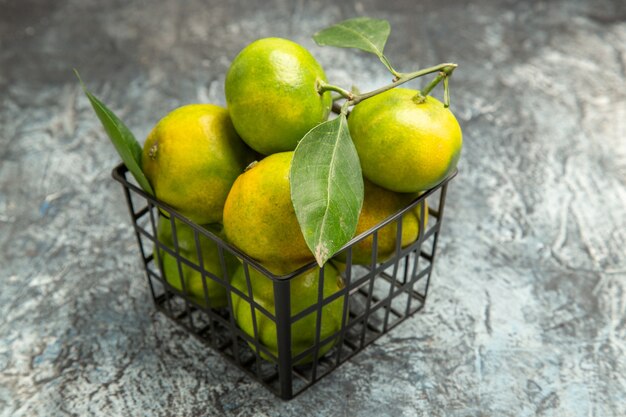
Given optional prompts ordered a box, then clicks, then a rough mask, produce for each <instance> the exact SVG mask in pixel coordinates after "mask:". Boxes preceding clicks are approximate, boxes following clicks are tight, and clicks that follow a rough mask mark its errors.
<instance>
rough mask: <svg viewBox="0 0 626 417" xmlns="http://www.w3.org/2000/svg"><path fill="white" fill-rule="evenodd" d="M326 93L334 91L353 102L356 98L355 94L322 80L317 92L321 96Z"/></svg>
mask: <svg viewBox="0 0 626 417" xmlns="http://www.w3.org/2000/svg"><path fill="white" fill-rule="evenodd" d="M326 91H334V92H336V93H339V94H341V95H342V96H343V97H345V98H347V99H348V100H352V99H353V98H354V94H353V93H352V92H350V91H348V90H346V89H345V88H341V87H339V86H337V85H332V84H328V83H326V82H324V81H322V80H319V81H318V82H317V92H318V93H319V94H324V93H325V92H326Z"/></svg>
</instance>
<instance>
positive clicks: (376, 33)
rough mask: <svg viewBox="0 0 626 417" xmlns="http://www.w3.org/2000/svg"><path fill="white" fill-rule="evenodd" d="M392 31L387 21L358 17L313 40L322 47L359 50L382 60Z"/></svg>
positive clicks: (317, 35)
mask: <svg viewBox="0 0 626 417" xmlns="http://www.w3.org/2000/svg"><path fill="white" fill-rule="evenodd" d="M390 31H391V28H390V27H389V22H387V21H386V20H382V19H371V18H369V17H357V18H354V19H348V20H344V21H343V22H340V23H337V24H336V25H333V26H331V27H329V28H326V29H324V30H321V31H319V32H317V33H316V34H315V35H313V39H314V40H315V42H316V43H317V44H318V45H320V46H338V47H340V48H357V49H361V50H363V51H365V52H371V53H373V54H375V55H377V56H378V57H379V58H382V57H383V50H384V49H385V43H386V42H387V38H388V37H389V33H390Z"/></svg>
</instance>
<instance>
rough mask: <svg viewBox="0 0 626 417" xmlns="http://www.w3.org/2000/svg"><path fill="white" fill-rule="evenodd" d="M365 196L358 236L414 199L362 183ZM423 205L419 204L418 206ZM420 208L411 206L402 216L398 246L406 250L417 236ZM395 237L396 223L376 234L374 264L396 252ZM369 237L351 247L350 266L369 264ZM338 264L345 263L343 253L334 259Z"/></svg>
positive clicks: (370, 240)
mask: <svg viewBox="0 0 626 417" xmlns="http://www.w3.org/2000/svg"><path fill="white" fill-rule="evenodd" d="M363 184H364V186H365V193H364V199H363V207H362V208H361V213H360V215H359V222H358V223H357V229H356V233H355V236H356V235H359V234H361V233H363V232H365V231H367V230H369V229H371V228H372V227H374V226H376V225H378V224H379V223H381V222H382V221H383V220H385V219H387V218H388V217H390V216H392V215H394V214H396V213H397V212H398V211H400V210H402V209H403V208H405V207H406V206H408V205H409V204H410V203H411V202H412V201H414V200H415V199H416V198H417V197H418V196H417V194H406V193H396V192H393V191H389V190H387V189H385V188H382V187H379V186H377V185H376V184H374V183H372V182H370V181H367V180H365V181H364V183H363ZM422 204H423V203H422ZM420 206H421V204H419V205H417V206H415V207H414V208H413V209H411V210H410V211H408V212H406V213H404V215H403V216H402V238H401V245H402V247H403V248H404V247H406V246H408V245H410V244H411V243H413V242H415V240H416V239H417V237H418V235H419V216H420ZM425 213H426V214H425V216H424V225H426V223H427V222H428V208H427V207H426V208H425ZM397 237H398V222H397V220H394V221H392V222H391V223H389V224H387V225H386V226H384V227H383V228H381V229H379V230H378V253H377V262H384V261H385V260H387V259H388V258H389V257H391V256H392V255H393V253H394V251H395V249H396V241H397ZM373 242H374V237H373V235H370V236H368V237H367V238H365V239H363V240H361V241H360V242H358V243H356V244H355V245H354V246H353V247H352V263H353V264H361V265H369V264H370V263H371V262H372V250H373V246H372V245H373ZM335 260H338V261H340V262H345V261H346V252H341V253H340V254H338V255H337V256H336V257H335Z"/></svg>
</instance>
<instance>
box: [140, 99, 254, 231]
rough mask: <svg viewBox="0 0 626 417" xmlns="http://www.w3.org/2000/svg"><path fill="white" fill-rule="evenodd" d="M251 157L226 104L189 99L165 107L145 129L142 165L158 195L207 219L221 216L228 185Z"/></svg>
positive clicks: (194, 216)
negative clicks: (169, 109) (170, 108)
mask: <svg viewBox="0 0 626 417" xmlns="http://www.w3.org/2000/svg"><path fill="white" fill-rule="evenodd" d="M252 159H253V154H252V151H251V150H250V149H249V148H248V147H247V146H246V145H245V143H243V142H242V141H241V139H240V138H239V136H237V132H235V129H234V128H233V125H232V123H231V121H230V117H229V115H228V111H227V110H226V109H224V108H222V107H219V106H215V105H212V104H190V105H186V106H183V107H180V108H178V109H176V110H174V111H172V112H171V113H169V114H168V115H167V116H165V117H164V118H163V119H161V120H160V121H159V122H158V123H157V125H156V126H155V127H154V129H153V130H152V131H151V132H150V134H149V135H148V138H147V139H146V142H145V144H144V147H143V155H142V169H143V172H144V173H145V175H146V177H147V178H148V180H149V181H150V184H151V185H152V188H153V189H154V191H155V193H156V196H157V198H158V199H159V200H161V201H163V202H165V203H167V204H169V205H170V206H172V207H173V208H175V209H176V210H178V211H179V212H180V213H181V214H183V215H184V216H186V217H188V218H189V219H190V220H193V221H194V222H196V223H198V224H208V223H217V222H221V220H222V211H223V208H224V201H225V200H226V196H227V195H228V191H229V190H230V187H231V185H232V183H233V182H234V181H235V179H236V178H237V176H238V175H239V174H240V173H241V172H243V170H244V168H245V167H246V165H247V164H248V163H250V161H252Z"/></svg>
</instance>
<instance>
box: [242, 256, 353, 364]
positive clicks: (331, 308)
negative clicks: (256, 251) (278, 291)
mask: <svg viewBox="0 0 626 417" xmlns="http://www.w3.org/2000/svg"><path fill="white" fill-rule="evenodd" d="M324 268H325V269H324V288H323V297H324V299H326V298H328V297H330V296H331V295H333V294H335V293H336V292H337V291H339V290H341V289H342V288H344V283H343V280H342V279H341V277H340V275H339V273H338V272H337V270H336V269H335V268H334V267H333V266H332V265H331V264H327V265H326V266H325V267H324ZM248 271H249V276H250V285H251V289H252V296H253V299H254V301H255V302H256V303H258V304H259V305H260V306H261V307H263V308H264V309H266V310H267V311H268V312H269V313H270V314H272V315H274V316H275V314H276V311H275V301H274V286H273V281H272V280H271V279H269V278H268V277H266V276H265V275H263V274H261V273H260V272H258V271H257V270H255V269H254V268H252V267H250V268H248ZM318 273H319V268H318V267H315V268H313V269H309V270H308V271H306V272H305V273H303V274H301V275H298V276H297V277H295V278H293V279H292V280H291V283H290V298H291V315H292V317H293V316H294V315H296V314H298V313H300V312H301V311H303V310H305V309H307V308H309V307H311V306H313V305H315V304H317V302H318V290H319V285H318V283H319V276H318ZM231 284H232V286H233V287H235V288H237V289H238V290H239V291H241V292H242V293H243V294H245V295H246V296H248V294H249V293H248V285H247V281H246V276H245V272H244V268H243V266H240V267H239V269H237V271H236V272H235V274H234V276H233V279H232V281H231ZM231 294H232V295H231V298H232V304H233V314H234V316H235V321H236V322H237V325H238V326H239V327H240V328H241V329H242V330H243V331H244V332H246V333H247V334H248V335H250V336H251V337H252V338H254V323H253V321H252V312H251V309H250V303H249V302H248V301H246V300H245V299H244V298H242V297H240V296H239V295H238V294H236V293H234V292H232V293H231ZM343 302H344V297H341V296H340V297H338V298H337V299H335V300H333V301H331V302H330V303H328V304H326V305H325V306H324V307H323V308H322V318H321V325H320V338H319V340H320V341H323V340H325V339H326V338H329V337H331V336H332V335H333V334H335V333H337V332H339V330H340V329H341V321H342V320H341V318H342V315H343ZM255 313H256V314H255V319H256V327H257V332H258V335H259V342H260V344H262V345H263V346H265V347H266V348H267V349H268V350H269V351H270V352H271V353H272V354H273V355H274V356H275V357H278V341H277V337H276V324H275V323H274V322H273V321H272V320H271V319H270V318H269V317H268V316H267V315H265V314H264V313H262V312H260V311H259V310H258V309H255ZM316 325H317V312H316V311H313V312H311V313H310V314H307V315H306V316H304V317H303V318H301V319H299V320H298V321H296V322H295V323H293V324H292V327H291V353H292V357H295V356H297V355H299V354H301V353H303V352H304V351H305V350H307V349H309V348H311V347H312V346H313V344H314V341H315V333H316ZM335 342H336V339H334V340H332V341H331V342H329V343H327V344H325V345H324V346H321V347H320V349H319V351H318V357H320V356H322V355H324V354H325V353H326V352H328V351H329V350H330V349H331V348H332V347H333V345H334V344H335ZM250 346H251V347H252V348H253V349H254V346H253V345H252V344H251V345H250ZM260 353H261V357H263V358H264V359H266V360H272V358H271V357H269V356H268V355H267V354H265V353H264V352H263V351H261V352H260ZM312 360H313V355H312V354H310V355H307V356H305V357H304V358H302V359H301V360H300V361H298V364H304V363H307V362H311V361H312Z"/></svg>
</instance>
